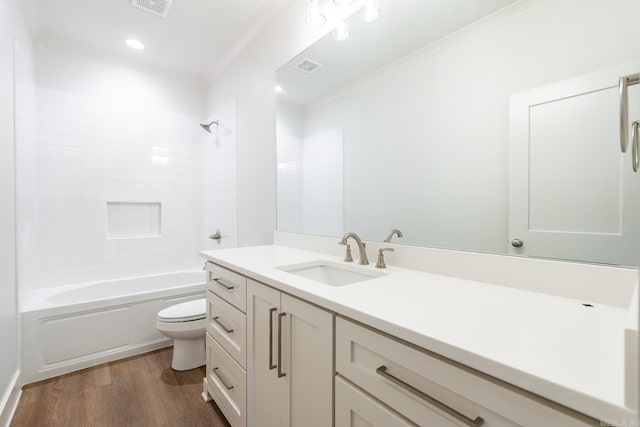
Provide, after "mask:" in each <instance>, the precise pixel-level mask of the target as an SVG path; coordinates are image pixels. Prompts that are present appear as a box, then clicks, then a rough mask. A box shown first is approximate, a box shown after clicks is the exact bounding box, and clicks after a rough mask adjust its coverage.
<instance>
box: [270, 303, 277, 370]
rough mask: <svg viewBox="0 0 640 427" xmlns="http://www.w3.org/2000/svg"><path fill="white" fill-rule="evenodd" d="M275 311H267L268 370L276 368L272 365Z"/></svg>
mask: <svg viewBox="0 0 640 427" xmlns="http://www.w3.org/2000/svg"><path fill="white" fill-rule="evenodd" d="M276 310H277V308H271V309H269V370H272V369H276V368H277V366H276V365H274V364H273V312H274V311H276Z"/></svg>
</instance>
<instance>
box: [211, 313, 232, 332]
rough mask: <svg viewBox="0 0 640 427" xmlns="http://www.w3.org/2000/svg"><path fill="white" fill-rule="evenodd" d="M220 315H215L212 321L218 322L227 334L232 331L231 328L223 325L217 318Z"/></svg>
mask: <svg viewBox="0 0 640 427" xmlns="http://www.w3.org/2000/svg"><path fill="white" fill-rule="evenodd" d="M219 318H220V317H218V316H216V317H214V318H213V321H214V322H216V323H217V324H218V326H220V327H221V328H222V329H224V331H225V332H226V333H228V334H230V333H231V332H233V329H229V328H227V327H226V326H224V325H223V324H222V323H221V322H220V321H219V320H218V319H219Z"/></svg>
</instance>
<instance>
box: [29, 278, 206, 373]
mask: <svg viewBox="0 0 640 427" xmlns="http://www.w3.org/2000/svg"><path fill="white" fill-rule="evenodd" d="M204 295H205V274H204V272H202V271H184V272H177V273H167V274H159V275H153V276H144V277H135V278H128V279H121V280H113V281H107V282H95V283H86V284H82V285H73V286H64V287H56V288H48V289H41V290H37V291H34V292H31V293H30V294H28V295H26V296H25V304H24V305H23V307H22V348H23V351H22V359H23V363H22V382H23V383H25V384H26V383H30V382H34V381H38V380H42V379H45V378H50V377H53V376H56V375H61V374H64V373H68V372H72V371H75V370H78V369H83V368H87V367H90V366H94V365H98V364H100V363H105V362H108V361H112V360H116V359H120V358H123V357H128V356H131V355H134V354H139V353H144V352H147V351H151V350H155V349H158V348H162V347H166V346H169V345H171V340H168V339H167V338H166V337H164V336H163V335H162V334H160V333H159V332H158V331H157V329H156V316H157V313H158V311H160V310H162V309H163V308H165V307H167V306H169V305H172V304H176V303H179V302H184V301H189V300H193V299H198V298H204Z"/></svg>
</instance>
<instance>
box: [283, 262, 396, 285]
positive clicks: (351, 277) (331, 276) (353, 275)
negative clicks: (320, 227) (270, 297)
mask: <svg viewBox="0 0 640 427" xmlns="http://www.w3.org/2000/svg"><path fill="white" fill-rule="evenodd" d="M276 268H277V269H278V270H282V271H286V272H287V273H291V274H295V275H296V276H299V277H304V278H305V279H309V280H313V281H316V282H320V283H323V284H325V285H329V286H345V285H351V284H353V283H358V282H363V281H365V280H371V279H376V278H378V277H382V276H386V275H387V273H383V272H382V271H371V270H365V269H364V268H362V267H358V266H354V265H345V264H340V263H337V262H331V261H325V260H320V261H311V262H305V263H301V264H293V265H284V266H280V267H276Z"/></svg>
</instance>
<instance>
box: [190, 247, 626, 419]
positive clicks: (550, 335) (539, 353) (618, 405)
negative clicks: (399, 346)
mask: <svg viewBox="0 0 640 427" xmlns="http://www.w3.org/2000/svg"><path fill="white" fill-rule="evenodd" d="M201 255H202V256H203V257H205V258H206V259H208V260H211V261H214V262H216V263H217V264H220V265H222V266H225V267H227V268H230V269H233V270H235V271H238V272H239V273H242V274H245V275H247V276H250V277H252V278H254V279H255V280H257V281H260V282H263V283H265V284H267V285H270V286H273V287H274V288H277V289H280V290H282V291H284V292H286V293H289V294H291V295H294V296H297V297H299V298H302V299H305V300H307V301H310V302H312V303H314V304H317V305H320V306H323V307H325V308H327V309H328V310H331V311H334V312H336V313H338V314H340V315H343V316H345V317H348V318H351V319H354V320H357V321H359V322H362V323H365V324H367V325H370V326H372V327H374V328H377V329H379V330H381V331H384V332H387V333H389V334H391V335H394V336H396V337H398V338H401V339H403V340H406V341H408V342H410V343H413V344H415V345H417V346H420V347H422V348H424V349H427V350H429V351H432V352H434V353H438V354H440V355H442V356H445V357H447V358H449V359H452V360H454V361H456V362H459V363H462V364H464V365H467V366H469V367H472V368H474V369H477V370H479V371H482V372H484V373H486V374H489V375H491V376H494V377H496V378H499V379H501V380H503V381H505V382H508V383H510V384H513V385H515V386H518V387H520V388H523V389H525V390H528V391H530V392H532V393H535V394H537V395H540V396H542V397H545V398H547V399H550V400H552V401H554V402H557V403H560V404H562V405H564V406H567V407H569V408H572V409H574V410H576V411H579V412H581V413H584V414H587V415H590V416H592V417H594V418H596V419H621V418H624V419H630V418H632V417H633V415H634V414H633V412H632V411H630V410H629V409H627V408H625V407H624V388H625V387H624V329H625V324H626V322H627V310H626V309H622V308H619V307H613V306H607V305H597V306H595V307H592V308H590V307H585V306H583V305H582V303H583V302H584V301H579V300H575V299H570V298H564V297H558V296H553V295H548V294H543V293H536V292H531V291H524V290H520V289H514V288H509V287H505V286H498V285H492V284H488V283H482V282H475V281H471V280H464V279H459V278H454V277H449V276H442V275H435V274H429V273H424V272H420V271H415V270H409V269H402V268H394V267H393V266H389V265H388V266H387V269H386V270H383V271H385V272H386V273H389V274H388V275H386V276H383V277H379V278H374V279H371V280H367V281H364V282H359V283H355V284H351V285H347V286H342V287H332V286H328V285H324V284H322V283H318V282H315V281H312V280H308V279H304V278H301V277H298V276H296V275H293V274H291V273H287V272H285V271H281V270H278V269H276V268H274V267H277V266H282V265H290V264H296V263H302V262H309V261H315V260H330V261H338V262H342V260H341V259H340V258H338V257H335V256H330V255H326V254H321V253H316V252H310V251H304V250H299V249H293V248H288V247H283V246H273V245H271V246H255V247H247V248H238V249H224V250H215V251H204V252H201ZM354 264H357V262H356V263H354ZM360 268H363V269H367V270H376V271H380V270H377V269H375V268H374V266H373V264H371V265H368V266H362V267H360Z"/></svg>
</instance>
